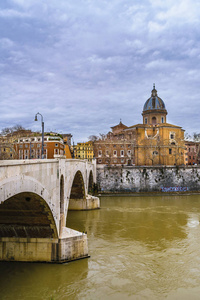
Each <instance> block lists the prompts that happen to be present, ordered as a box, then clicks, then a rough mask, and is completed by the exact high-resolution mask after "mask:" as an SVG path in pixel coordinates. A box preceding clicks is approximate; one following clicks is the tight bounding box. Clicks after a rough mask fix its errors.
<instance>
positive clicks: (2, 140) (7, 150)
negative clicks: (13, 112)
mask: <svg viewBox="0 0 200 300" xmlns="http://www.w3.org/2000/svg"><path fill="white" fill-rule="evenodd" d="M33 135H34V133H33V132H32V131H31V130H29V129H28V130H27V129H24V128H18V129H17V130H13V128H8V133H7V134H5V135H0V159H1V160H7V159H17V157H18V155H17V153H16V151H15V147H14V141H16V140H17V139H18V138H19V137H20V136H25V137H26V136H33Z"/></svg>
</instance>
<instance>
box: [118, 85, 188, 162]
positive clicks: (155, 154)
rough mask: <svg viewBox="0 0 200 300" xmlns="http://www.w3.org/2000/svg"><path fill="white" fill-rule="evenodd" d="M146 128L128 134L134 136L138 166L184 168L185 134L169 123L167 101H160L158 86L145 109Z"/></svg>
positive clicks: (146, 103)
mask: <svg viewBox="0 0 200 300" xmlns="http://www.w3.org/2000/svg"><path fill="white" fill-rule="evenodd" d="M142 116H143V124H137V125H134V126H131V127H128V128H127V129H124V132H126V133H129V132H131V133H132V135H133V136H134V139H135V140H134V151H135V155H134V157H135V162H134V163H135V165H160V164H161V165H181V164H184V151H185V144H184V130H183V129H182V127H180V126H176V125H172V124H169V123H167V110H166V108H165V104H164V101H163V100H162V99H161V98H160V97H158V95H157V90H156V89H155V85H154V86H153V90H152V92H151V97H150V98H149V99H148V100H147V101H146V102H145V104H144V107H143V112H142Z"/></svg>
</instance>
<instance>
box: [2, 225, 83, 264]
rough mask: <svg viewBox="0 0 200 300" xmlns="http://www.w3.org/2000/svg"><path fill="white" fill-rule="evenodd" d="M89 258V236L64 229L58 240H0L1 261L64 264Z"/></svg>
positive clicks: (11, 238) (4, 238) (9, 238)
mask: <svg viewBox="0 0 200 300" xmlns="http://www.w3.org/2000/svg"><path fill="white" fill-rule="evenodd" d="M86 257H88V243H87V234H85V233H81V232H78V231H75V230H72V229H70V228H64V230H63V234H62V236H61V237H60V238H59V239H56V238H18V237H1V238H0V261H23V262H49V263H50V262H51V263H53V262H54V263H64V262H68V261H72V260H76V259H81V258H86Z"/></svg>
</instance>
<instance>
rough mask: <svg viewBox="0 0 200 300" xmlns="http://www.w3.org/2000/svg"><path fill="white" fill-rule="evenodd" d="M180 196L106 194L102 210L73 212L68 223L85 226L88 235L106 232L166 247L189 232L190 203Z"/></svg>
mask: <svg viewBox="0 0 200 300" xmlns="http://www.w3.org/2000/svg"><path fill="white" fill-rule="evenodd" d="M174 200H175V201H174ZM179 200H180V198H179V197H174V199H173V201H172V199H171V198H170V197H166V196H165V197H155V198H153V197H145V198H141V197H123V198H121V199H119V198H117V197H115V198H112V199H110V198H103V202H102V203H103V205H102V208H101V211H93V212H92V213H91V212H84V217H82V218H81V217H79V216H77V219H76V216H75V214H76V212H71V213H70V215H69V219H68V225H69V226H72V227H73V228H75V229H78V230H81V229H82V228H84V229H83V230H84V231H87V232H88V235H90V234H95V235H96V236H98V235H99V234H100V235H102V234H103V238H104V239H108V240H113V239H118V238H120V239H121V240H122V239H125V240H126V241H130V240H131V241H134V240H135V241H140V242H143V243H144V244H145V245H146V246H148V247H155V246H157V247H158V248H160V249H163V248H165V247H167V246H168V244H169V241H173V240H177V239H179V240H181V239H185V238H186V236H187V233H186V231H185V225H186V224H187V222H188V214H187V207H185V205H186V203H185V202H184V203H183V202H182V201H179ZM107 201H108V202H109V206H107V203H106V202H107ZM102 210H103V213H102ZM80 215H81V213H80ZM91 215H92V218H91ZM94 219H95V222H94V221H93V220H94Z"/></svg>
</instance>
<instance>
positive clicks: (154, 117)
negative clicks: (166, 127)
mask: <svg viewBox="0 0 200 300" xmlns="http://www.w3.org/2000/svg"><path fill="white" fill-rule="evenodd" d="M166 115H167V110H166V108H165V103H164V101H163V100H162V99H161V98H160V97H158V95H157V90H156V88H155V83H154V84H153V90H152V91H151V97H150V98H149V99H147V101H146V102H145V104H144V107H143V112H142V116H143V124H149V125H157V124H162V123H166Z"/></svg>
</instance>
